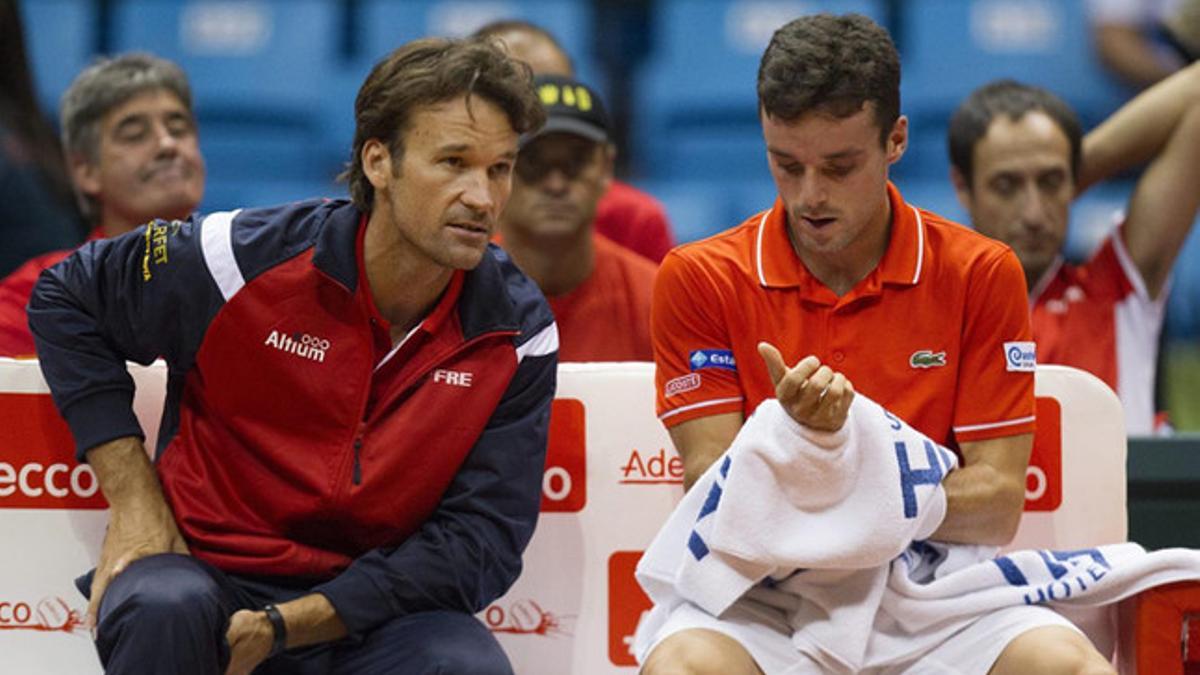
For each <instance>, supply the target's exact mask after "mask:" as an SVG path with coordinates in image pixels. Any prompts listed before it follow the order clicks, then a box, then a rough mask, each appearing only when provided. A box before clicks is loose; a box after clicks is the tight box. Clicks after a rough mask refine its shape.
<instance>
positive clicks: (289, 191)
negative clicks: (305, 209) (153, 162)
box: [199, 177, 348, 213]
mask: <svg viewBox="0 0 1200 675" xmlns="http://www.w3.org/2000/svg"><path fill="white" fill-rule="evenodd" d="M315 197H326V198H329V199H346V198H348V192H347V190H346V186H345V185H344V184H341V183H335V182H334V181H333V180H328V179H327V180H316V179H314V180H286V179H285V180H275V179H272V178H260V179H258V180H253V181H244V180H224V179H222V178H220V177H213V178H210V179H209V181H208V182H207V184H206V186H205V189H204V201H202V202H201V203H200V207H199V210H200V212H201V213H212V212H213V211H231V210H233V209H240V208H250V207H255V206H273V205H275V204H284V203H287V202H294V201H298V200H302V199H312V198H315Z"/></svg>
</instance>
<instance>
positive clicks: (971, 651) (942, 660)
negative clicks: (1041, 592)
mask: <svg viewBox="0 0 1200 675" xmlns="http://www.w3.org/2000/svg"><path fill="white" fill-rule="evenodd" d="M662 610H663V608H661V607H655V608H654V610H652V613H651V615H649V616H647V618H646V623H647V625H646V626H641V627H639V631H638V633H639V635H638V638H639V639H638V640H637V643H636V644H635V649H636V651H637V657H638V663H645V661H646V657H647V656H649V654H650V652H651V651H653V649H654V647H655V646H657V645H658V643H660V642H662V641H663V640H664V639H666V638H667V637H668V636H670V635H671V634H673V633H677V632H679V631H681V630H687V629H691V628H706V629H708V630H713V631H716V632H718V633H721V634H724V635H727V636H729V637H730V638H733V639H734V640H736V641H737V642H738V643H739V644H741V645H742V646H743V647H745V648H746V651H748V652H750V656H751V657H753V658H754V661H755V662H756V663H757V664H758V667H759V668H761V669H762V671H763V673H765V674H766V675H808V674H810V673H811V674H813V675H817V674H824V673H830V672H838V671H839V670H844V668H841V667H840V666H838V665H836V664H834V663H823V662H822V661H821V660H820V659H821V655H819V654H805V653H801V652H800V651H798V650H797V648H796V646H795V644H794V643H793V642H792V629H791V627H790V626H789V624H788V622H787V618H786V614H785V613H784V612H783V611H782V610H780V609H777V608H775V607H772V606H770V605H767V604H764V603H762V602H757V601H754V600H751V599H749V598H746V597H743V598H742V599H741V600H738V601H737V602H736V603H735V604H734V605H733V606H732V607H730V608H729V610H728V611H726V613H725V614H724V616H723V617H722V618H720V619H718V618H716V617H714V616H713V615H711V614H709V613H708V612H706V611H704V610H702V609H700V608H699V607H697V606H695V605H693V604H691V603H685V604H683V605H680V606H679V607H676V608H675V609H674V610H672V611H670V612H669V613H664V612H662ZM655 614H657V616H655ZM664 614H666V615H665V616H664ZM656 624H657V625H656ZM1045 626H1065V627H1068V628H1072V629H1075V630H1078V629H1077V628H1075V626H1073V625H1072V624H1071V622H1070V621H1068V620H1067V619H1065V618H1063V617H1062V616H1061V615H1060V614H1058V613H1057V612H1054V611H1052V610H1050V609H1046V608H1045V607H1031V606H1018V607H1010V608H1006V609H1003V610H999V611H995V612H992V613H990V614H987V615H984V616H983V617H981V618H979V619H976V620H975V621H973V622H971V623H968V624H965V625H962V624H959V625H958V626H955V627H952V628H950V629H949V630H941V631H933V632H931V633H929V634H923V635H912V636H907V637H906V639H905V641H904V645H903V649H899V650H897V649H894V648H889V647H887V646H884V647H883V648H882V649H878V648H876V647H877V646H878V645H877V643H876V642H875V641H873V642H872V648H876V649H873V653H869V654H868V655H867V666H868V668H866V669H865V670H863V671H861V672H862V673H870V674H872V675H943V674H944V675H967V674H971V673H978V674H979V675H985V674H986V673H987V672H988V671H989V670H990V669H991V667H992V665H993V664H995V662H996V659H997V658H999V657H1000V653H1001V652H1002V651H1004V648H1005V647H1007V646H1008V643H1009V642H1011V641H1012V640H1013V639H1014V638H1016V637H1017V636H1018V635H1020V634H1022V633H1024V632H1026V631H1028V630H1031V629H1034V628H1041V627H1045ZM643 628H644V629H647V630H648V631H651V632H648V633H646V634H644V635H643V631H642V629H643ZM892 638H893V639H891V640H888V641H880V642H883V643H884V644H885V645H886V644H888V643H889V642H890V643H891V644H892V645H893V646H894V645H896V644H897V640H895V639H894V638H895V636H892ZM881 652H884V653H881ZM886 652H891V653H890V654H889V653H886Z"/></svg>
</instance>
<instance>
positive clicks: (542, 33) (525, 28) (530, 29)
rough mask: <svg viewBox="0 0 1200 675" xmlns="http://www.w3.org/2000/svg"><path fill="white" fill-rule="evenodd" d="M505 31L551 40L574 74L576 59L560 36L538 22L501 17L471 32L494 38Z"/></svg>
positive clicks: (475, 35)
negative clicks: (564, 45)
mask: <svg viewBox="0 0 1200 675" xmlns="http://www.w3.org/2000/svg"><path fill="white" fill-rule="evenodd" d="M505 33H526V34H529V35H536V36H538V37H540V38H542V39H543V40H545V41H546V42H549V43H550V45H551V46H553V47H554V50H555V51H557V52H558V53H559V54H560V55H562V57H563V60H564V61H566V62H567V69H568V70H569V71H570V72H571V74H572V75H574V73H575V61H574V60H572V59H571V55H570V54H568V53H567V50H566V49H563V46H562V43H561V42H559V41H558V38H556V37H554V35H553V34H552V33H551V32H550V31H548V30H546V29H545V28H542V27H541V26H539V25H537V24H536V23H533V22H530V21H523V20H521V19H500V20H499V21H492V22H491V23H486V24H484V25H482V26H480V27H479V28H476V29H475V32H474V33H471V37H473V38H489V39H493V38H496V37H499V36H501V35H503V34H505Z"/></svg>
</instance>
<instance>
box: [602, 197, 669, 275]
mask: <svg viewBox="0 0 1200 675" xmlns="http://www.w3.org/2000/svg"><path fill="white" fill-rule="evenodd" d="M595 225H596V232H599V233H600V234H602V235H604V236H605V237H608V238H609V239H610V240H612V241H615V242H617V243H618V244H620V245H621V246H624V247H625V248H627V249H629V250H631V251H635V252H636V253H638V254H639V255H641V256H643V257H645V258H648V259H650V260H652V261H654V262H656V263H657V262H662V259H663V256H665V255H666V254H667V251H670V250H671V247H672V246H674V245H675V237H674V236H673V235H672V234H671V224H670V222H668V220H667V212H666V211H665V210H664V209H663V206H662V204H660V203H659V202H658V200H657V199H655V198H654V197H652V196H650V195H648V194H646V193H645V192H642V191H641V190H638V189H637V188H635V187H633V186H632V185H629V184H627V183H622V182H621V181H618V180H614V181H612V185H611V187H609V188H608V192H605V193H604V196H602V197H601V198H600V203H599V204H597V205H596V219H595Z"/></svg>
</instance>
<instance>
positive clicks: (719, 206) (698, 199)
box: [635, 180, 736, 244]
mask: <svg viewBox="0 0 1200 675" xmlns="http://www.w3.org/2000/svg"><path fill="white" fill-rule="evenodd" d="M635 184H636V185H637V187H638V188H640V189H642V190H645V191H646V192H648V193H650V194H652V195H654V197H655V198H656V199H658V200H659V201H660V202H662V205H663V207H664V208H666V210H667V217H668V218H670V220H671V229H672V230H673V231H674V234H675V242H676V243H677V244H683V243H686V242H689V241H696V240H697V239H703V238H705V237H707V236H710V235H712V234H715V233H717V232H720V231H721V230H724V229H726V228H729V227H732V226H733V225H735V224H736V223H735V221H734V220H733V216H732V214H731V212H730V208H729V207H730V200H729V197H730V195H729V193H728V189H727V188H728V186H727V185H725V184H721V183H719V182H716V181H695V180H693V181H688V180H668V181H635Z"/></svg>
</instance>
